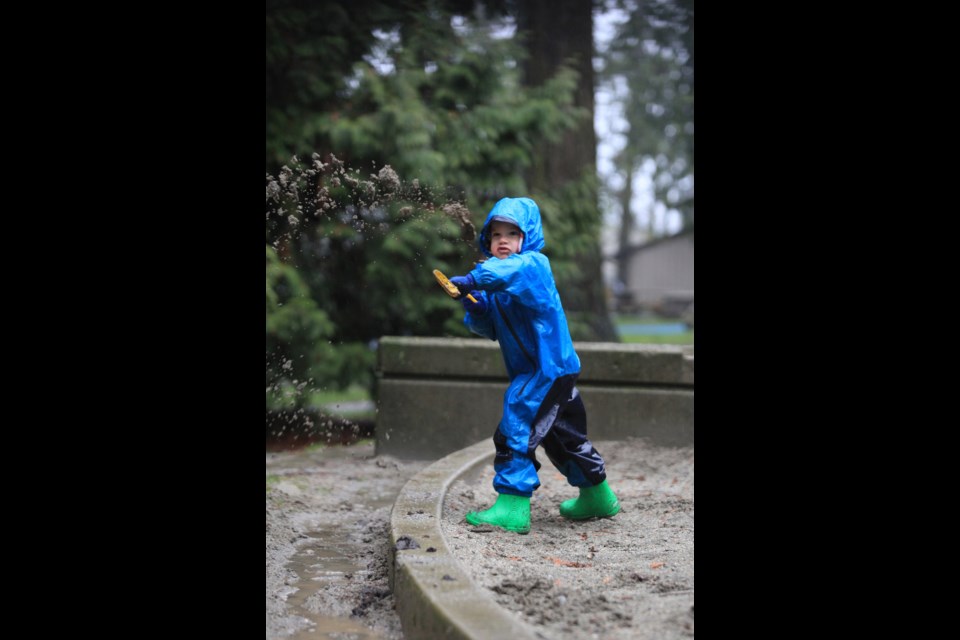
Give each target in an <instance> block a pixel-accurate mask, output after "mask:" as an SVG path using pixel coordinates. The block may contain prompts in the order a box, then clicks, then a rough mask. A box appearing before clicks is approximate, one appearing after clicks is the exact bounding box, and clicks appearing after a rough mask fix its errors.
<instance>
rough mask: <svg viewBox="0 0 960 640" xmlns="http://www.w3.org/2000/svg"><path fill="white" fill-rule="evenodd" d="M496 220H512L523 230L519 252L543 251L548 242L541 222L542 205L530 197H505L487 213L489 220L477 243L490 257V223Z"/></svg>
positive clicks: (485, 223)
mask: <svg viewBox="0 0 960 640" xmlns="http://www.w3.org/2000/svg"><path fill="white" fill-rule="evenodd" d="M494 220H503V221H504V222H511V223H513V224H515V225H517V226H518V227H520V231H522V232H523V244H522V245H521V247H520V251H519V253H523V252H525V251H543V248H544V247H545V246H546V242H545V241H544V239H543V224H542V223H541V222H540V207H538V206H537V203H536V202H534V201H533V200H531V199H530V198H503V199H501V200H499V201H498V202H497V204H495V205H493V209H491V210H490V213H489V214H487V220H486V221H485V222H484V223H483V229H481V230H480V235H478V236H477V244H478V245H479V246H480V251H482V252H483V254H484V255H485V256H487V257H488V258H492V257H493V254H492V253H491V252H490V223H491V222H493V221H494Z"/></svg>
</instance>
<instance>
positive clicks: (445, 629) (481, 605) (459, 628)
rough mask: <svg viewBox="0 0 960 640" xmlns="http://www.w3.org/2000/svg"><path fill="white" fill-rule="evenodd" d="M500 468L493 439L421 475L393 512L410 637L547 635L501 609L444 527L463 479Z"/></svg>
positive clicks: (397, 570)
mask: <svg viewBox="0 0 960 640" xmlns="http://www.w3.org/2000/svg"><path fill="white" fill-rule="evenodd" d="M492 463H493V454H492V452H491V450H490V441H489V438H488V439H485V440H483V441H481V442H478V443H477V444H475V445H473V446H470V447H467V448H465V449H461V450H459V451H455V452H454V453H451V454H450V455H448V456H446V457H444V458H441V459H440V460H438V461H436V462H434V463H433V464H431V465H430V466H428V467H427V468H426V469H423V470H422V471H420V472H419V473H418V474H417V475H415V476H413V477H412V478H411V479H410V480H409V481H408V482H407V484H406V485H404V487H403V489H401V490H400V494H399V495H398V496H397V499H396V501H395V502H394V504H393V511H392V512H391V514H390V548H391V550H390V588H391V590H392V591H393V597H394V601H395V602H396V607H397V613H398V614H399V616H400V622H401V624H402V625H403V633H404V635H405V636H406V637H408V638H427V639H429V638H460V639H463V640H474V639H476V638H510V640H526V639H530V640H533V639H534V638H538V637H540V636H539V634H537V633H536V632H535V631H534V629H533V628H532V627H530V626H529V625H527V624H526V623H524V622H523V621H521V620H520V619H518V618H517V617H515V616H514V615H513V614H512V613H510V612H509V611H507V610H505V609H503V608H502V607H500V605H498V604H497V603H496V601H495V600H494V599H493V597H492V596H491V595H490V594H489V593H488V592H487V590H486V589H482V588H481V587H479V586H478V585H477V584H476V583H474V582H473V580H472V579H471V578H470V576H469V575H468V574H467V572H466V571H465V569H464V568H463V566H462V565H461V564H460V563H459V562H457V559H456V558H455V557H454V556H453V554H452V553H451V552H450V548H449V547H448V546H447V541H446V539H445V538H444V536H443V532H442V530H441V528H440V520H441V516H442V509H443V500H444V497H445V496H446V494H447V490H448V489H449V488H450V486H451V485H452V484H453V483H454V482H455V481H456V480H457V479H458V478H460V477H462V476H465V475H467V474H470V473H473V472H475V471H477V470H479V469H480V468H481V467H482V466H483V465H485V464H492Z"/></svg>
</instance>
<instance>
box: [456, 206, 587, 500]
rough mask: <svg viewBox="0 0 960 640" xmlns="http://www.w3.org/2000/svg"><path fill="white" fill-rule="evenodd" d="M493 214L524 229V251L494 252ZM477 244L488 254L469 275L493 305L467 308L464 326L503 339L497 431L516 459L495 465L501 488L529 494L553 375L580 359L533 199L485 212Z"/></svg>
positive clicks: (575, 367) (576, 367)
mask: <svg viewBox="0 0 960 640" xmlns="http://www.w3.org/2000/svg"><path fill="white" fill-rule="evenodd" d="M494 219H501V220H507V221H509V222H512V223H513V224H515V225H517V226H518V227H520V230H521V231H522V232H523V244H522V245H521V247H520V252H518V253H515V254H513V255H512V256H510V257H508V258H505V259H503V260H500V259H497V258H494V257H493V254H492V253H491V252H490V250H489V248H488V244H489V241H488V240H489V233H490V223H491V222H492V221H493V220H494ZM477 243H478V244H479V245H480V250H481V251H482V252H483V253H484V254H485V255H486V256H487V257H488V258H490V259H489V260H486V261H485V262H481V263H480V264H478V265H477V266H476V268H475V269H473V271H471V272H470V275H472V276H473V278H474V280H476V282H477V289H478V290H479V291H480V296H482V297H483V299H484V301H485V302H486V303H487V312H486V313H485V314H483V315H476V314H471V313H467V315H466V317H465V318H464V324H465V325H466V326H467V327H468V328H469V329H470V330H471V331H472V332H474V333H476V334H478V335H481V336H485V337H487V338H490V339H491V340H497V341H499V343H500V352H501V353H502V354H503V361H504V364H505V365H506V367H507V375H508V376H509V377H510V386H509V387H508V389H507V392H506V394H505V395H504V401H503V417H502V419H501V422H500V425H499V429H500V432H501V433H502V434H503V436H504V437H505V438H506V440H507V445H508V446H509V447H510V449H511V451H512V452H513V457H512V459H511V460H510V461H509V462H508V463H506V464H504V465H499V464H498V465H496V466H497V477H496V478H495V479H494V486H495V488H496V489H497V490H498V491H499V492H501V493H512V494H515V495H526V496H530V495H532V493H533V490H534V489H536V488H537V487H538V486H540V482H539V479H538V478H537V472H536V469H535V468H534V464H533V461H532V459H531V458H532V454H533V451H534V450H535V449H536V447H537V445H538V444H539V442H540V439H542V438H543V436H544V435H545V434H543V433H541V434H535V433H532V429H531V425H532V424H533V421H534V418H535V416H536V414H537V410H538V409H539V408H540V405H541V404H542V403H543V400H544V398H545V397H546V395H547V391H548V390H549V389H550V387H551V385H553V383H554V381H555V380H556V379H557V378H559V377H561V376H564V375H569V374H578V373H579V372H580V358H578V357H577V354H576V352H575V351H574V349H573V341H572V340H571V338H570V329H569V328H568V327H567V318H566V316H565V315H564V312H563V307H562V306H561V305H560V294H559V293H558V292H557V287H556V284H555V283H554V280H553V271H552V270H551V269H550V261H549V260H548V259H547V257H546V256H545V255H543V254H542V253H540V251H541V250H542V249H543V248H544V245H545V242H544V238H543V225H542V223H541V221H540V209H539V207H537V204H536V203H535V202H534V201H533V200H531V199H530V198H503V199H502V200H500V201H499V202H497V203H496V204H495V205H494V207H493V209H491V210H490V213H489V214H488V215H487V219H486V221H485V222H484V224H483V229H481V231H480V235H479V237H478V238H477Z"/></svg>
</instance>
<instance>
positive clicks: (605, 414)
mask: <svg viewBox="0 0 960 640" xmlns="http://www.w3.org/2000/svg"><path fill="white" fill-rule="evenodd" d="M575 347H576V350H577V354H578V355H579V356H580V365H581V372H580V378H579V380H578V383H577V386H578V388H579V389H580V393H581V395H582V397H583V403H584V405H585V406H586V409H587V430H588V435H589V436H590V438H591V439H593V440H609V439H622V438H627V437H634V436H636V437H644V438H648V439H649V440H650V441H651V442H652V443H653V444H657V445H662V446H683V445H689V444H693V349H692V347H679V346H671V345H639V344H619V343H607V342H579V343H576V344H575ZM377 376H378V378H379V381H378V382H379V397H378V406H377V410H378V411H377V427H376V452H377V454H378V455H381V454H386V455H392V456H396V457H398V458H405V459H421V460H429V459H436V458H440V457H442V456H444V455H447V454H448V453H452V452H453V451H457V450H458V449H462V448H464V447H467V446H470V445H472V444H474V443H476V442H478V441H480V440H484V439H489V438H491V437H493V433H494V430H495V429H496V428H497V424H498V423H499V421H500V415H501V413H502V404H503V394H504V391H506V388H507V384H508V380H507V376H506V369H505V368H504V365H503V358H502V357H501V355H500V347H499V346H498V345H497V343H495V342H493V341H490V340H486V339H483V338H476V339H474V338H402V337H384V338H383V339H381V341H380V350H379V367H378V372H377ZM492 447H493V445H492V444H491V452H492V451H493V449H492ZM491 455H492V454H491Z"/></svg>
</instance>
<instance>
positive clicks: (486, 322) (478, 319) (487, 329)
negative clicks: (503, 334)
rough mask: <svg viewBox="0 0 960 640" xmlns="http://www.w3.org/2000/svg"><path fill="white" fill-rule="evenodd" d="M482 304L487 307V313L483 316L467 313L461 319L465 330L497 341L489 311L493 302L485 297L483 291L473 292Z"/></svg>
mask: <svg viewBox="0 0 960 640" xmlns="http://www.w3.org/2000/svg"><path fill="white" fill-rule="evenodd" d="M474 293H477V294H478V295H479V296H480V298H481V301H482V302H485V303H486V305H487V312H486V313H484V314H478V313H470V312H469V311H468V312H467V314H466V315H465V316H464V317H463V324H465V325H466V326H467V329H470V331H472V332H474V333H475V334H477V335H478V336H483V337H484V338H490V339H491V340H496V339H497V330H496V328H495V327H494V325H493V316H492V312H491V311H490V305H491V304H493V301H492V300H490V298H489V297H487V294H486V293H484V292H483V291H475V292H474Z"/></svg>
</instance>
